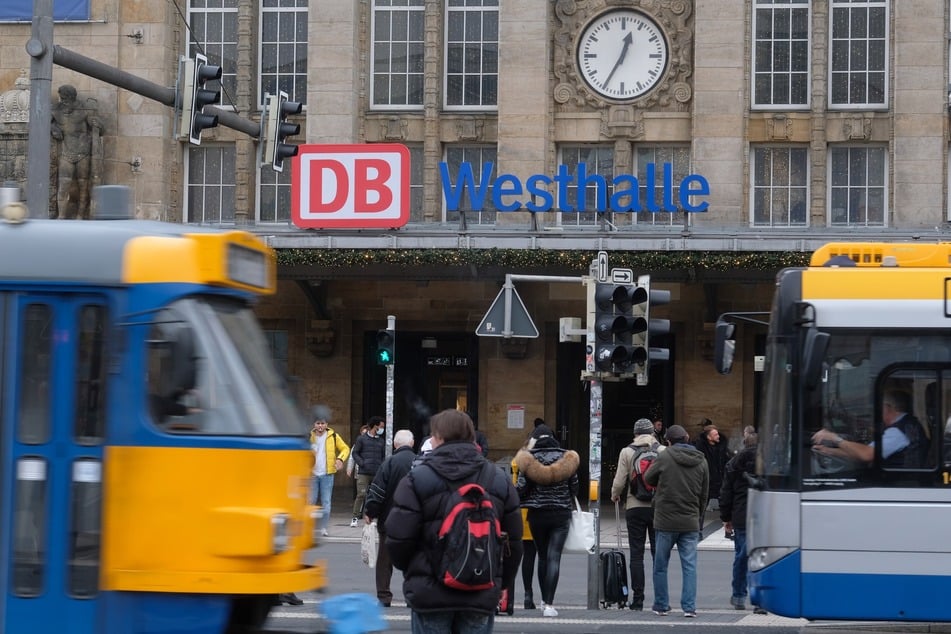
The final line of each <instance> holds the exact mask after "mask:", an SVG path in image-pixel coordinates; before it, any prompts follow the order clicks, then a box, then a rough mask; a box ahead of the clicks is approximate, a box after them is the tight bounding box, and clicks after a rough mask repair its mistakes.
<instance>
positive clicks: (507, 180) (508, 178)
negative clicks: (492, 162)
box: [492, 174, 522, 211]
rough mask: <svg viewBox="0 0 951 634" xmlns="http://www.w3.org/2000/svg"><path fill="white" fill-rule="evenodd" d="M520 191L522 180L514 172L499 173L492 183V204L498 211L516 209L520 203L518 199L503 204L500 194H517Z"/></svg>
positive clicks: (519, 206) (520, 205)
mask: <svg viewBox="0 0 951 634" xmlns="http://www.w3.org/2000/svg"><path fill="white" fill-rule="evenodd" d="M521 193H522V182H521V181H520V180H518V176H516V175H515V174H499V177H498V178H496V179H495V183H493V185H492V204H493V205H495V208H496V209H498V210H499V211H518V210H519V209H521V208H522V203H521V202H520V201H518V200H516V201H515V202H513V203H511V204H508V205H506V204H504V203H503V202H502V196H518V195H519V194H521Z"/></svg>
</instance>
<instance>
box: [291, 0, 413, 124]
mask: <svg viewBox="0 0 951 634" xmlns="http://www.w3.org/2000/svg"><path fill="white" fill-rule="evenodd" d="M301 1H303V0H301ZM424 9H425V2H424V0H373V33H372V40H373V56H372V58H371V60H370V74H371V75H372V76H373V82H372V83H371V85H370V92H371V99H370V103H371V104H372V105H373V107H374V108H378V109H387V108H394V109H395V108H402V109H406V108H407V107H410V108H413V109H417V108H422V106H423V54H424V47H423V17H424Z"/></svg>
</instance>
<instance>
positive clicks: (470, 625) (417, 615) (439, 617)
mask: <svg viewBox="0 0 951 634" xmlns="http://www.w3.org/2000/svg"><path fill="white" fill-rule="evenodd" d="M494 626H495V616H494V615H491V614H479V613H478V612H416V611H414V612H413V613H412V615H411V616H410V631H411V632H412V633H413V634H492V628H493V627H494Z"/></svg>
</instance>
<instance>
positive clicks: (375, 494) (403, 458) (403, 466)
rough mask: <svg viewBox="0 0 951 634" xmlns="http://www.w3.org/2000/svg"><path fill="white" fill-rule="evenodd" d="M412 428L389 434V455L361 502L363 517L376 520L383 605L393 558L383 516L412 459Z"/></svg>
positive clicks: (387, 599) (378, 595) (389, 598)
mask: <svg viewBox="0 0 951 634" xmlns="http://www.w3.org/2000/svg"><path fill="white" fill-rule="evenodd" d="M413 442H414V439H413V432H411V431H410V430H408V429H401V430H399V431H397V432H396V433H395V434H394V435H393V450H394V451H393V455H391V456H390V457H389V458H387V459H386V460H384V461H383V464H382V465H381V466H380V468H379V469H378V470H377V472H376V476H374V478H373V482H371V483H370V488H369V490H368V491H367V501H366V505H365V506H364V515H363V519H364V520H365V521H366V523H367V524H369V523H370V522H372V521H373V520H377V523H376V527H377V530H378V531H379V533H380V547H379V548H378V549H377V551H376V598H377V599H379V600H380V603H381V604H382V605H383V607H385V608H388V607H390V602H391V601H392V600H393V592H392V591H391V590H390V580H391V579H392V578H393V562H392V561H390V553H389V551H388V550H387V549H386V546H385V544H386V528H385V526H386V516H387V515H388V514H389V512H390V508H391V507H392V506H393V493H395V492H396V486H397V485H398V484H399V483H400V480H402V479H403V476H405V475H406V474H407V473H409V470H410V468H411V467H412V466H413V461H414V460H415V459H416V454H415V453H414V452H413Z"/></svg>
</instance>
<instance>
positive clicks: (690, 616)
mask: <svg viewBox="0 0 951 634" xmlns="http://www.w3.org/2000/svg"><path fill="white" fill-rule="evenodd" d="M684 618H688V619H695V618H697V613H696V612H694V611H693V610H690V611H688V612H684Z"/></svg>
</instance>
